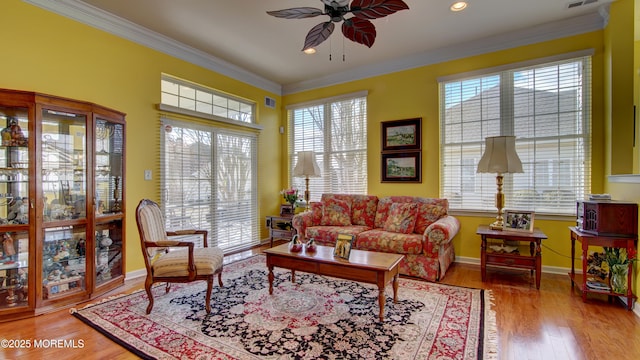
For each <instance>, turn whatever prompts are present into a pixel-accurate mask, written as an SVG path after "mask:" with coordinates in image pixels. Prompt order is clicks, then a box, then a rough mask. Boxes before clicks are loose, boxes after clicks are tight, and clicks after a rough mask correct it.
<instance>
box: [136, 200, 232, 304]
mask: <svg viewBox="0 0 640 360" xmlns="http://www.w3.org/2000/svg"><path fill="white" fill-rule="evenodd" d="M136 222H137V224H138V232H139V233H140V243H141V245H142V253H143V255H144V263H145V266H146V268H147V278H146V280H145V283H144V287H145V290H146V292H147V296H148V297H149V305H148V306H147V314H149V313H151V310H152V309H153V293H152V291H151V287H152V285H153V284H154V283H157V282H165V283H166V284H167V285H166V288H165V293H166V292H168V291H169V286H170V284H171V283H173V282H182V283H184V282H191V281H198V280H204V281H206V282H207V293H206V298H205V308H206V311H207V313H210V312H211V292H212V288H213V278H214V276H215V275H218V284H219V285H220V286H222V261H223V258H224V254H223V252H222V250H221V249H219V248H217V247H209V246H208V244H207V235H208V232H207V231H206V230H180V231H166V230H165V222H164V217H163V215H162V211H161V210H160V207H159V206H158V204H157V203H155V202H153V201H151V200H148V199H143V200H141V201H140V203H139V204H138V207H137V209H136ZM173 235H199V236H202V240H203V247H202V248H196V247H195V244H194V243H193V242H190V241H173V240H169V236H173Z"/></svg>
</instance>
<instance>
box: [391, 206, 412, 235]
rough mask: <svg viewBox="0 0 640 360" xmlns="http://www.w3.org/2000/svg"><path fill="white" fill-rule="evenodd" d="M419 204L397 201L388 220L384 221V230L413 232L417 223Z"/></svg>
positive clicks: (404, 232)
mask: <svg viewBox="0 0 640 360" xmlns="http://www.w3.org/2000/svg"><path fill="white" fill-rule="evenodd" d="M417 208H418V204H415V203H395V204H392V205H391V209H390V210H389V216H387V221H385V222H384V230H385V231H390V232H395V233H401V234H411V233H412V232H413V229H414V227H415V225H416V209H417Z"/></svg>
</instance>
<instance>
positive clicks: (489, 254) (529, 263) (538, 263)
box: [476, 225, 547, 289]
mask: <svg viewBox="0 0 640 360" xmlns="http://www.w3.org/2000/svg"><path fill="white" fill-rule="evenodd" d="M476 234H478V235H480V236H481V238H482V245H481V247H480V271H481V273H482V281H485V279H486V277H487V265H495V266H503V267H508V268H518V269H529V270H531V272H532V273H533V271H534V270H535V272H536V288H537V289H540V275H541V269H542V250H541V245H542V240H543V239H546V238H547V235H545V234H544V233H543V232H542V231H541V230H540V229H538V228H535V229H534V230H533V232H524V231H522V232H520V231H517V232H516V231H509V230H492V229H491V228H489V226H487V225H480V226H478V230H477V231H476ZM487 239H498V240H506V241H519V242H528V243H529V255H524V254H518V253H506V252H504V253H503V252H493V251H492V250H491V249H487Z"/></svg>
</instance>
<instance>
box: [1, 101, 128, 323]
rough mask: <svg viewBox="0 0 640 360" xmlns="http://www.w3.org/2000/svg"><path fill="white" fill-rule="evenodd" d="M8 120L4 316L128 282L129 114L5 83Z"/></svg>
mask: <svg viewBox="0 0 640 360" xmlns="http://www.w3.org/2000/svg"><path fill="white" fill-rule="evenodd" d="M0 126H4V128H3V129H2V130H1V131H0V136H1V137H2V138H1V139H2V143H1V145H0V238H2V239H3V247H2V252H1V253H0V321H6V320H12V319H15V318H20V317H26V316H30V315H36V314H39V313H43V312H46V311H50V310H53V309H56V308H59V307H61V306H66V305H70V304H75V303H78V302H80V301H86V300H87V299H91V298H93V297H95V296H98V295H100V294H102V293H104V292H106V291H109V290H111V289H113V288H115V287H117V286H120V285H122V284H123V283H124V246H125V238H124V226H125V203H124V199H125V196H124V195H125V191H124V184H125V181H124V179H125V171H124V169H125V167H124V158H125V120H124V114H122V113H120V112H118V111H115V110H111V109H107V108H104V107H102V106H99V105H95V104H91V103H87V102H82V101H74V100H70V99H64V98H59V97H55V96H49V95H42V94H37V93H31V92H23V91H13V90H0ZM30 135H33V136H30Z"/></svg>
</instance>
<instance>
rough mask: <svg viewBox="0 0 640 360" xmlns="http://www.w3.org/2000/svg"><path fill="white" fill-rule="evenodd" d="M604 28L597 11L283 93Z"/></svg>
mask: <svg viewBox="0 0 640 360" xmlns="http://www.w3.org/2000/svg"><path fill="white" fill-rule="evenodd" d="M607 8H608V5H607ZM603 27H604V19H603V18H602V16H601V14H599V13H597V12H593V13H589V14H586V15H582V16H577V17H573V18H571V19H568V20H563V21H557V22H552V23H547V24H542V25H539V26H535V27H532V28H528V29H523V30H519V31H511V32H509V33H506V34H501V35H497V36H491V37H487V38H484V39H481V40H476V41H471V42H465V43H461V44H454V45H451V46H448V47H446V48H441V49H438V50H434V51H427V52H424V53H420V54H416V55H414V56H411V57H405V58H403V59H396V60H393V61H388V62H385V63H378V64H372V65H369V66H363V67H360V68H358V69H354V70H349V71H345V72H341V73H335V74H331V75H329V76H325V77H321V78H316V79H310V80H306V81H301V82H298V83H293V84H288V85H283V87H282V93H283V95H287V94H294V93H297V92H300V91H305V90H310V89H314V88H321V87H325V86H329V85H336V84H341V83H346V82H350V81H354V80H360V79H365V78H368V77H372V76H377V75H382V74H389V73H393V72H397V71H402V70H407V69H412V68H417V67H421V66H426V65H432V64H437V63H441V62H445V61H451V60H456V59H462V58H465V57H469V56H475V55H481V54H486V53H491V52H494V51H499V50H505V49H510V48H514V47H518V46H524V45H530V44H535V43H538V42H543V41H548V40H553V39H559V38H563V37H567V36H573V35H578V34H583V33H587V32H591V31H596V30H600V29H602V28H603Z"/></svg>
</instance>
